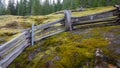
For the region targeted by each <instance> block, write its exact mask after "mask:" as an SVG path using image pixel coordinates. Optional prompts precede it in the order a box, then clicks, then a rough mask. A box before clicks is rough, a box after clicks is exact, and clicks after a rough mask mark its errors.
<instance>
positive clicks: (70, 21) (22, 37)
mask: <svg viewBox="0 0 120 68" xmlns="http://www.w3.org/2000/svg"><path fill="white" fill-rule="evenodd" d="M116 7H117V8H116V9H113V10H109V11H105V12H101V13H96V14H91V15H87V16H82V17H72V16H71V11H70V10H65V12H64V14H65V16H64V18H61V19H59V20H56V21H54V22H48V23H46V24H41V25H38V26H34V25H32V28H27V29H24V30H22V33H21V34H19V35H18V36H17V37H15V38H14V39H12V40H10V41H9V42H7V43H5V44H3V45H1V46H0V66H1V67H0V68H6V67H7V66H8V65H9V64H10V63H11V62H12V61H13V60H14V59H15V58H16V57H17V56H18V55H20V53H21V52H22V51H23V50H24V49H25V48H26V47H27V46H28V45H33V44H34V42H37V41H39V40H41V39H44V38H47V37H49V36H52V35H55V34H58V33H61V32H64V31H70V30H74V29H73V27H75V26H77V25H85V24H93V23H99V22H111V21H114V22H115V21H117V22H120V7H118V6H116ZM114 22H113V23H114ZM106 24H109V23H106Z"/></svg>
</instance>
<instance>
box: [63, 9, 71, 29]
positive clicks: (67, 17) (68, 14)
mask: <svg viewBox="0 0 120 68" xmlns="http://www.w3.org/2000/svg"><path fill="white" fill-rule="evenodd" d="M64 14H65V17H64V18H65V27H66V30H67V31H71V30H73V28H72V23H71V11H70V10H65V11H64Z"/></svg>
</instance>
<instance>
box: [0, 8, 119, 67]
mask: <svg viewBox="0 0 120 68" xmlns="http://www.w3.org/2000/svg"><path fill="white" fill-rule="evenodd" d="M113 8H114V7H111V6H108V7H98V8H88V9H85V11H82V12H73V13H72V16H84V15H88V14H94V13H97V12H102V11H107V10H111V9H113ZM63 16H64V14H54V13H53V14H49V15H45V16H11V15H6V16H0V44H4V43H5V42H7V41H9V40H10V39H12V38H13V37H15V36H16V35H17V34H19V33H20V31H21V30H23V29H25V28H28V27H31V23H33V22H34V23H35V25H39V24H43V23H47V22H51V21H54V20H57V19H59V18H62V17H63ZM119 31H120V25H114V26H103V27H98V26H97V27H88V28H84V29H76V30H74V31H70V32H63V33H60V34H57V35H54V36H51V37H49V38H46V39H43V40H41V41H39V42H37V43H35V45H34V46H33V47H31V46H30V47H28V48H26V49H25V50H24V52H23V53H22V54H21V55H20V56H19V57H17V58H16V59H15V60H14V61H13V62H12V64H10V65H9V67H8V68H17V67H18V68H100V67H101V68H118V66H120V46H119V45H120V32H119ZM96 48H99V49H101V50H102V51H103V55H104V58H101V57H99V58H100V59H101V60H98V59H96V58H95V54H94V53H95V50H96ZM102 59H104V60H102ZM95 61H97V62H95ZM106 66H107V67H106Z"/></svg>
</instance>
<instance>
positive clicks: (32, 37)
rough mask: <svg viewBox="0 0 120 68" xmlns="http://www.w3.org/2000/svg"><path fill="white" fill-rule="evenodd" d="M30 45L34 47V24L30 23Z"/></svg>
mask: <svg viewBox="0 0 120 68" xmlns="http://www.w3.org/2000/svg"><path fill="white" fill-rule="evenodd" d="M31 45H32V46H33V45H34V23H32V34H31Z"/></svg>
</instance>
